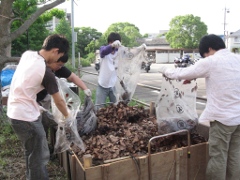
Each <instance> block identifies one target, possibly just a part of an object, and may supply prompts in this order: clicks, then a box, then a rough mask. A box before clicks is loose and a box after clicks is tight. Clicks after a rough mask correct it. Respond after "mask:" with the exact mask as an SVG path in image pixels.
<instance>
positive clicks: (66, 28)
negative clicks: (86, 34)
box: [54, 18, 72, 56]
mask: <svg viewBox="0 0 240 180" xmlns="http://www.w3.org/2000/svg"><path fill="white" fill-rule="evenodd" d="M54 33H57V34H62V35H64V36H65V37H66V38H67V40H68V41H69V44H70V49H71V48H72V30H71V26H70V23H69V22H68V21H67V20H66V18H62V19H60V21H59V24H58V25H57V26H56V29H55V32H54ZM69 55H70V56H71V55H72V52H71V51H69Z"/></svg>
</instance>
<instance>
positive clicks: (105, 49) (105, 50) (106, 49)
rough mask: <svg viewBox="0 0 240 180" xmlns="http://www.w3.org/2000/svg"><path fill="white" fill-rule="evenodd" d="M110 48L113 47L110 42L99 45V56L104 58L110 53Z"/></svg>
mask: <svg viewBox="0 0 240 180" xmlns="http://www.w3.org/2000/svg"><path fill="white" fill-rule="evenodd" d="M112 48H113V47H112V46H111V45H110V44H109V45H107V46H101V47H100V57H101V58H104V56H106V55H108V54H110V53H111V52H112V51H113V49H112Z"/></svg>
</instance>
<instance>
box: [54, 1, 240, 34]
mask: <svg viewBox="0 0 240 180" xmlns="http://www.w3.org/2000/svg"><path fill="white" fill-rule="evenodd" d="M75 2H76V4H74V19H75V20H74V26H75V27H91V28H95V29H97V30H98V31H100V32H102V33H104V32H105V31H106V30H107V28H108V27H109V26H110V25H111V24H113V23H117V22H129V23H132V24H134V25H135V26H137V27H138V28H139V30H140V33H141V34H145V33H158V32H159V30H168V29H169V23H170V21H171V19H172V18H174V17H175V16H179V15H181V16H184V15H187V14H193V15H194V16H199V17H200V18H201V21H202V22H204V23H205V24H206V25H207V26H208V33H214V34H219V35H220V34H223V31H224V14H225V13H224V12H225V10H224V9H225V7H226V9H227V10H229V11H230V12H229V13H226V21H225V22H226V23H227V24H226V31H228V32H235V31H237V30H239V29H240V3H239V2H240V1H238V0H227V1H226V0H146V1H134V0H118V1H116V0H115V1H114V0H75ZM63 7H67V12H71V0H69V1H67V2H65V3H63V4H61V5H60V6H58V8H63Z"/></svg>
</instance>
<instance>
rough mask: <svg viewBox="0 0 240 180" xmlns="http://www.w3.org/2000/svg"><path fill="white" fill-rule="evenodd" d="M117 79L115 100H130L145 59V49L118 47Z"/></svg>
mask: <svg viewBox="0 0 240 180" xmlns="http://www.w3.org/2000/svg"><path fill="white" fill-rule="evenodd" d="M117 59H118V69H117V76H118V80H117V82H116V85H115V89H116V97H117V101H126V102H128V101H130V100H131V98H132V96H133V94H134V92H135V89H136V86H137V82H138V78H139V76H140V73H141V66H142V62H143V61H146V56H145V50H144V49H143V48H141V46H140V47H136V48H128V47H124V46H121V47H120V48H119V49H118V56H117Z"/></svg>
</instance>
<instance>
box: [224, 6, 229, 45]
mask: <svg viewBox="0 0 240 180" xmlns="http://www.w3.org/2000/svg"><path fill="white" fill-rule="evenodd" d="M229 12H230V11H229V9H227V8H226V6H225V8H224V23H223V34H224V37H223V40H224V43H225V44H226V24H227V23H226V14H227V13H229Z"/></svg>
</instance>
